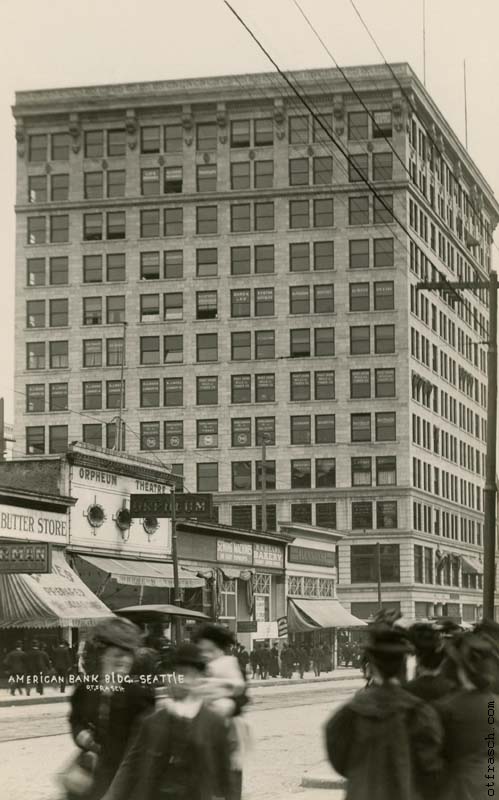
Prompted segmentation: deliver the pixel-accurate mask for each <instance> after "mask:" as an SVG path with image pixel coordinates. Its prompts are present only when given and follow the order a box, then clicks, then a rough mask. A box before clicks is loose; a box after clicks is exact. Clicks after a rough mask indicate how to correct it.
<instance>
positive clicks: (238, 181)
mask: <svg viewBox="0 0 499 800" xmlns="http://www.w3.org/2000/svg"><path fill="white" fill-rule="evenodd" d="M250 187H251V172H250V162H249V161H235V162H233V163H232V164H231V165H230V188H231V189H249V188H250Z"/></svg>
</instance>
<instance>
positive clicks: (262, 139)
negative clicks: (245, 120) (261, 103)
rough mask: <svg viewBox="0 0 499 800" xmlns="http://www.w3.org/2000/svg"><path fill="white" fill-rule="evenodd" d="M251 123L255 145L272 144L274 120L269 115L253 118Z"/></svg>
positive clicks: (267, 145)
mask: <svg viewBox="0 0 499 800" xmlns="http://www.w3.org/2000/svg"><path fill="white" fill-rule="evenodd" d="M253 125H254V142H255V147H270V146H271V145H273V144H274V121H273V120H272V119H271V118H270V117H269V118H265V119H255V121H254V123H253Z"/></svg>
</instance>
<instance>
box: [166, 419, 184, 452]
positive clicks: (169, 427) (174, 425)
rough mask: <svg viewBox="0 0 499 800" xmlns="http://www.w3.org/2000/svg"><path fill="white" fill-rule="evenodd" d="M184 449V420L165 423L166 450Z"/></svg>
mask: <svg viewBox="0 0 499 800" xmlns="http://www.w3.org/2000/svg"><path fill="white" fill-rule="evenodd" d="M183 449H184V423H183V421H182V420H167V421H166V422H165V450H183Z"/></svg>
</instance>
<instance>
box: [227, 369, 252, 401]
mask: <svg viewBox="0 0 499 800" xmlns="http://www.w3.org/2000/svg"><path fill="white" fill-rule="evenodd" d="M230 380H231V383H230V401H231V403H251V375H231V379H230Z"/></svg>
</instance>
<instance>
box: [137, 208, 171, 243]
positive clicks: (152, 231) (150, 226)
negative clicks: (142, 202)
mask: <svg viewBox="0 0 499 800" xmlns="http://www.w3.org/2000/svg"><path fill="white" fill-rule="evenodd" d="M165 213H166V212H165ZM160 233H161V230H160V224H159V209H158V208H152V209H148V210H146V211H145V210H143V211H141V212H140V238H141V239H152V238H153V237H156V236H159V235H160Z"/></svg>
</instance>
